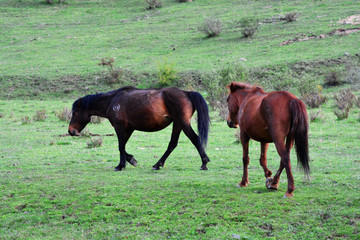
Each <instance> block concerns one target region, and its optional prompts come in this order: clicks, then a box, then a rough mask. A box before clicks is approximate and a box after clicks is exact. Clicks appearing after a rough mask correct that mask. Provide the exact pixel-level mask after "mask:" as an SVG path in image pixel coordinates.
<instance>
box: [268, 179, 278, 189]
mask: <svg viewBox="0 0 360 240" xmlns="http://www.w3.org/2000/svg"><path fill="white" fill-rule="evenodd" d="M265 185H266V187H267V188H268V189H274V190H277V189H278V184H273V178H271V177H268V178H266V181H265Z"/></svg>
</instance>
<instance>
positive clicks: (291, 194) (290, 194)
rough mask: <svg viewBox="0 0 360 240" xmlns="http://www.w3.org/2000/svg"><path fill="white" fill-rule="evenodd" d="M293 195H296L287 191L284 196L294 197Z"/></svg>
mask: <svg viewBox="0 0 360 240" xmlns="http://www.w3.org/2000/svg"><path fill="white" fill-rule="evenodd" d="M292 197H294V194H293V193H289V192H286V193H285V195H284V198H292Z"/></svg>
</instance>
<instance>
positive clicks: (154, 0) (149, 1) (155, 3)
mask: <svg viewBox="0 0 360 240" xmlns="http://www.w3.org/2000/svg"><path fill="white" fill-rule="evenodd" d="M145 4H146V7H145V8H146V9H148V10H151V9H156V8H161V6H162V2H161V0H145Z"/></svg>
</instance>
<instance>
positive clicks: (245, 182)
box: [239, 131, 250, 187]
mask: <svg viewBox="0 0 360 240" xmlns="http://www.w3.org/2000/svg"><path fill="white" fill-rule="evenodd" d="M240 140H241V145H242V147H243V159H242V160H243V176H242V180H241V182H240V183H239V186H240V187H246V186H247V185H248V184H249V176H248V165H249V161H250V158H249V141H250V138H249V137H248V136H247V135H245V134H242V133H241V131H240Z"/></svg>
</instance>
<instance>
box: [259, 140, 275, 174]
mask: <svg viewBox="0 0 360 240" xmlns="http://www.w3.org/2000/svg"><path fill="white" fill-rule="evenodd" d="M268 147H269V144H268V143H263V142H262V143H261V155H260V165H261V166H262V168H263V169H264V173H265V178H269V177H271V174H272V172H271V171H270V170H269V169H268V168H267V160H266V152H267V150H268Z"/></svg>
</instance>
